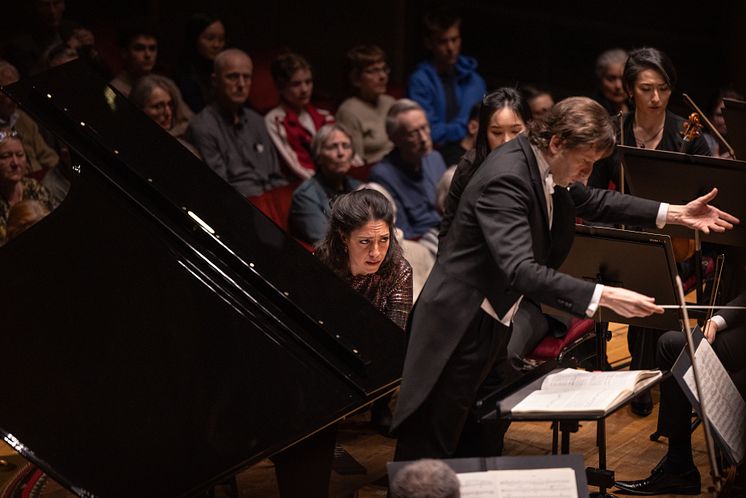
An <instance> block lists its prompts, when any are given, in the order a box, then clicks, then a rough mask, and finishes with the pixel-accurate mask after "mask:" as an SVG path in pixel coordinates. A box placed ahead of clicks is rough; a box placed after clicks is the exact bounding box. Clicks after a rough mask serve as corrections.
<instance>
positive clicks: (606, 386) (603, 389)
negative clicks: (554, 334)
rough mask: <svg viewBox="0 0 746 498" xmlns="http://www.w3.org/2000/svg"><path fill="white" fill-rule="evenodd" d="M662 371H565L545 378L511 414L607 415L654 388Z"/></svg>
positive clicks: (569, 369)
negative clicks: (538, 387) (635, 396)
mask: <svg viewBox="0 0 746 498" xmlns="http://www.w3.org/2000/svg"><path fill="white" fill-rule="evenodd" d="M661 375H662V373H661V372H660V371H659V370H630V371H619V372H586V371H584V370H575V369H572V368H566V369H564V370H561V371H559V372H555V373H551V374H549V375H547V376H546V378H545V379H544V381H543V382H542V384H541V389H539V390H536V391H534V392H532V393H531V394H529V395H528V396H526V397H525V398H524V399H523V400H522V401H520V402H519V403H518V404H517V405H516V406H515V407H513V409H512V410H511V413H512V414H525V415H529V414H532V415H533V414H536V415H541V414H562V415H578V416H583V415H585V416H595V415H605V414H607V413H608V412H610V411H611V410H613V409H614V408H616V407H617V406H618V405H619V404H620V403H621V402H623V401H625V400H626V399H629V398H630V397H631V396H632V395H634V394H636V393H638V392H640V391H642V390H644V389H645V388H646V387H648V386H650V385H652V384H655V382H657V381H658V379H660V377H661Z"/></svg>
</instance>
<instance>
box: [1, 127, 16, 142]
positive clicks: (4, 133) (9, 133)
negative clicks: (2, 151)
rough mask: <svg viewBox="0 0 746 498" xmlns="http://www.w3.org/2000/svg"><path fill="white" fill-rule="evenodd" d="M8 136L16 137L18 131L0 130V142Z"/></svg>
mask: <svg viewBox="0 0 746 498" xmlns="http://www.w3.org/2000/svg"><path fill="white" fill-rule="evenodd" d="M9 138H18V132H17V131H16V130H15V129H10V130H0V142H4V141H5V140H7V139H9Z"/></svg>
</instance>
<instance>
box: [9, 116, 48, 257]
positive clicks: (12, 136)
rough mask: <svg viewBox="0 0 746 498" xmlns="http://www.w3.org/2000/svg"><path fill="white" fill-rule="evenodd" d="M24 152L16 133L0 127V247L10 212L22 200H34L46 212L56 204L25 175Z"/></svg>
mask: <svg viewBox="0 0 746 498" xmlns="http://www.w3.org/2000/svg"><path fill="white" fill-rule="evenodd" d="M26 169H27V163H26V153H25V152H24V150H23V142H22V141H21V137H20V136H19V134H18V132H16V131H15V130H12V129H10V128H0V244H4V243H5V240H6V236H7V233H6V232H7V223H8V214H9V213H10V209H11V208H12V207H13V206H14V205H16V204H18V203H19V202H21V201H25V200H29V199H30V200H36V201H39V202H41V203H42V205H43V206H44V207H45V208H46V209H47V210H49V211H51V210H52V209H54V208H55V207H56V204H55V203H54V201H53V200H52V197H51V196H50V195H49V192H48V191H47V189H46V188H44V186H43V185H41V184H40V183H39V182H37V181H36V180H33V179H31V178H28V177H26V176H25V173H26Z"/></svg>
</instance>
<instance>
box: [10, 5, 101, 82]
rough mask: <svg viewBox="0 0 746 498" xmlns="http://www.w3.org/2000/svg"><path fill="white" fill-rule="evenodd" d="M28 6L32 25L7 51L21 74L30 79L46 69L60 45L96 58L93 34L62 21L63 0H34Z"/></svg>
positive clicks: (69, 22)
mask: <svg viewBox="0 0 746 498" xmlns="http://www.w3.org/2000/svg"><path fill="white" fill-rule="evenodd" d="M28 3H29V4H30V7H31V19H30V23H29V25H28V26H26V27H25V28H26V29H24V30H23V33H22V34H20V35H18V36H16V37H14V38H13V40H11V42H10V44H9V46H8V48H7V50H6V58H7V59H8V60H9V61H10V62H12V63H13V64H14V65H15V66H16V67H17V68H18V69H19V72H20V73H21V74H22V75H24V76H28V75H31V74H36V73H39V72H41V71H44V70H45V69H47V67H48V66H47V53H48V52H49V50H50V49H51V48H52V47H54V46H56V45H58V44H60V43H66V44H68V45H70V46H71V47H73V48H75V49H78V50H79V51H80V52H81V53H85V54H86V55H89V54H90V55H91V58H93V57H94V56H95V55H96V53H95V48H94V43H95V39H94V36H93V33H92V32H91V31H90V30H88V29H86V28H84V27H82V26H80V25H79V24H77V23H75V22H72V21H70V20H68V19H64V18H63V15H64V12H65V1H64V0H32V1H30V2H28ZM19 5H20V4H19ZM5 13H7V12H5Z"/></svg>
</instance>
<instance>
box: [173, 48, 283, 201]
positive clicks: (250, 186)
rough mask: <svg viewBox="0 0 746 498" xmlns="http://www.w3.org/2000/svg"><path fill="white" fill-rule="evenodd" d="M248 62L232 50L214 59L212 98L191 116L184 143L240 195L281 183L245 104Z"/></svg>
mask: <svg viewBox="0 0 746 498" xmlns="http://www.w3.org/2000/svg"><path fill="white" fill-rule="evenodd" d="M252 72H253V64H252V62H251V58H250V57H249V56H248V54H246V52H243V51H241V50H238V49H228V50H224V51H222V52H220V53H219V54H218V56H217V57H215V67H214V70H213V77H212V78H213V85H214V87H215V102H214V103H212V104H209V105H208V106H206V107H205V108H204V109H202V111H201V112H200V113H199V114H197V115H196V116H194V118H192V121H191V122H190V124H189V128H188V129H187V136H188V137H189V141H190V142H191V143H193V144H194V145H195V147H197V150H198V151H199V153H200V155H201V156H202V158H203V159H204V161H205V163H206V164H207V165H208V166H209V167H210V168H212V169H213V171H215V172H216V173H217V174H218V175H220V177H221V178H223V179H224V180H225V181H227V182H228V183H229V184H230V185H231V186H233V187H234V188H235V189H236V190H238V191H239V192H240V193H241V194H243V195H244V196H256V195H261V194H262V193H263V192H265V191H267V190H271V189H273V188H275V187H279V186H282V185H287V180H286V179H285V177H284V176H283V175H282V172H281V171H280V162H279V160H278V158H277V153H276V152H275V149H274V147H273V146H272V140H271V139H270V138H269V134H268V133H267V129H266V127H265V126H264V121H263V120H262V117H261V116H260V115H259V114H257V113H256V112H254V111H252V110H251V109H249V108H247V107H246V101H247V100H248V99H249V92H250V90H251V75H252Z"/></svg>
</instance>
